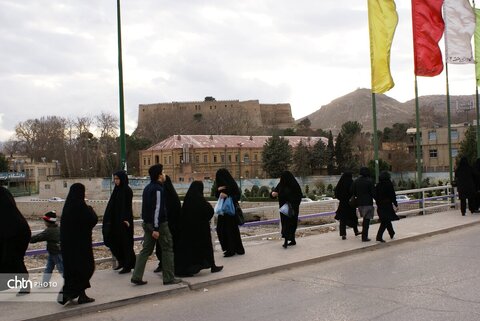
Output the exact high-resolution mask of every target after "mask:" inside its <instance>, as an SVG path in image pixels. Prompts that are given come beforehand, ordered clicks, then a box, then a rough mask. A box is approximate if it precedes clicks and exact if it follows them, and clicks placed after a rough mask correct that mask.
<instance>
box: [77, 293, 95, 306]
mask: <svg viewBox="0 0 480 321" xmlns="http://www.w3.org/2000/svg"><path fill="white" fill-rule="evenodd" d="M92 302H95V299H94V298H89V297H88V296H87V295H86V294H84V295H81V296H80V297H79V298H78V304H85V303H92Z"/></svg>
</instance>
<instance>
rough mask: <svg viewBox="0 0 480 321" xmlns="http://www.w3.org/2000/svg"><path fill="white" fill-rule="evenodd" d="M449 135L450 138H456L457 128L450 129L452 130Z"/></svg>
mask: <svg viewBox="0 0 480 321" xmlns="http://www.w3.org/2000/svg"><path fill="white" fill-rule="evenodd" d="M450 136H451V137H452V140H458V130H456V129H452V131H451V132H450ZM452 152H453V149H452Z"/></svg>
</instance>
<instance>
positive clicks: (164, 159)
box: [163, 156, 167, 164]
mask: <svg viewBox="0 0 480 321" xmlns="http://www.w3.org/2000/svg"><path fill="white" fill-rule="evenodd" d="M163 163H164V164H166V163H167V156H165V157H163Z"/></svg>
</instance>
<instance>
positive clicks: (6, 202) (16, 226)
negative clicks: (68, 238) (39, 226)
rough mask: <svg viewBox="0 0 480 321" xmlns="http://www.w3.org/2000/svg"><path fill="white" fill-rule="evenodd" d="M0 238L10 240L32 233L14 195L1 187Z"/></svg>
mask: <svg viewBox="0 0 480 321" xmlns="http://www.w3.org/2000/svg"><path fill="white" fill-rule="evenodd" d="M0 209H1V211H0V219H1V222H2V223H1V224H0V237H1V238H10V237H14V236H17V235H18V234H23V233H24V232H25V233H26V232H27V229H28V232H30V227H29V226H28V223H27V221H26V220H25V218H24V217H23V215H22V213H20V211H19V210H18V208H17V204H16V203H15V199H14V198H13V195H12V193H10V191H9V190H8V189H6V188H5V187H3V186H1V187H0Z"/></svg>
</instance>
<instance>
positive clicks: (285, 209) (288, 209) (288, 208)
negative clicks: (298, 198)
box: [280, 202, 294, 217]
mask: <svg viewBox="0 0 480 321" xmlns="http://www.w3.org/2000/svg"><path fill="white" fill-rule="evenodd" d="M280 214H283V215H285V216H287V217H293V215H294V213H293V208H292V205H291V204H290V203H289V202H286V203H285V204H283V205H282V207H280Z"/></svg>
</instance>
